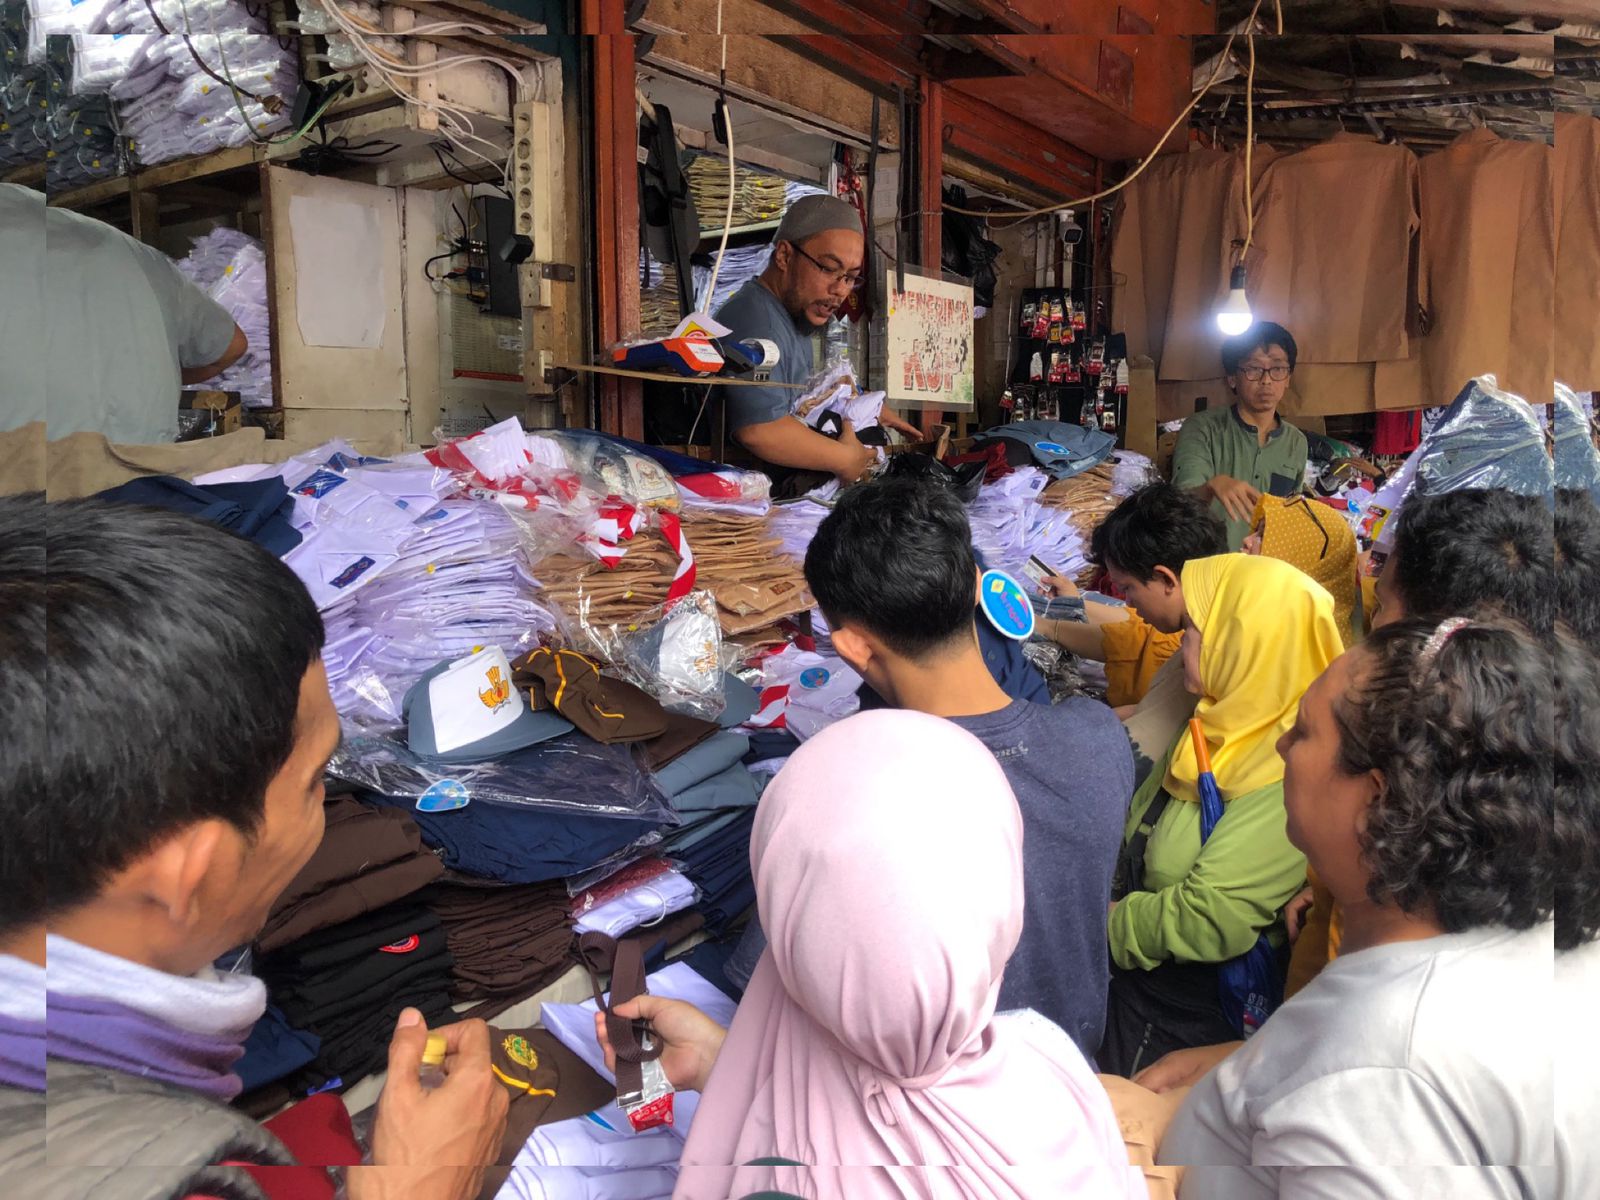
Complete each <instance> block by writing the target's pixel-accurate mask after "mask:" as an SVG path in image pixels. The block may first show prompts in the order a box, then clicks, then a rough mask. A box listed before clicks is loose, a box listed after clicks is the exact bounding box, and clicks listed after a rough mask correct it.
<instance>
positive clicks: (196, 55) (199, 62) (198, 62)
mask: <svg viewBox="0 0 1600 1200" xmlns="http://www.w3.org/2000/svg"><path fill="white" fill-rule="evenodd" d="M144 6H145V8H146V9H147V10H148V11H149V13H150V19H151V20H152V21H154V22H155V23H156V28H157V29H159V30H160V31H161V32H162V33H163V34H165V35H166V36H168V37H171V36H172V30H170V29H168V28H167V26H166V24H165V22H163V21H162V20H161V18H160V16H158V15H157V13H156V9H155V5H154V4H152V3H151V2H150V0H144ZM179 7H180V8H181V9H182V10H183V25H184V28H183V29H180V30H179V31H178V36H179V37H180V38H182V39H183V44H184V46H185V48H187V49H188V51H189V57H190V58H192V59H194V65H195V66H197V67H199V68H200V69H201V70H202V71H204V72H205V73H206V74H207V75H209V76H211V78H213V79H215V80H216V81H217V82H218V83H220V84H222V85H224V86H225V87H230V88H235V90H242V89H238V88H236V86H235V84H234V83H233V82H232V81H231V80H228V79H224V78H223V77H222V76H221V75H218V74H217V73H216V72H215V71H214V70H212V69H211V67H209V66H208V65H206V61H205V60H204V59H203V58H201V57H200V52H199V51H198V50H196V49H195V48H194V43H193V42H191V41H190V40H189V33H188V28H189V10H188V7H187V6H186V5H184V4H182V3H181V0H180V3H179ZM245 11H246V12H248V11H249V9H248V8H247V9H246V10H245ZM212 36H213V37H215V36H216V33H215V31H213V33H212ZM217 48H218V52H219V53H220V52H221V42H218V44H217ZM244 94H245V95H246V96H248V97H250V99H252V100H254V101H255V102H256V103H257V104H262V105H264V104H265V103H266V101H265V100H263V99H262V98H261V97H260V96H257V95H256V94H255V93H254V92H245V93H244Z"/></svg>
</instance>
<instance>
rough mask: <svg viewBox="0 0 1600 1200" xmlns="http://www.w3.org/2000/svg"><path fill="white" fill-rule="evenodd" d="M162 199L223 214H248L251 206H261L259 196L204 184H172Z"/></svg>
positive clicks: (162, 194) (162, 192)
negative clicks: (215, 210) (214, 210)
mask: <svg viewBox="0 0 1600 1200" xmlns="http://www.w3.org/2000/svg"><path fill="white" fill-rule="evenodd" d="M161 199H162V200H172V201H175V202H176V203H178V204H187V205H188V206H189V207H191V208H212V209H217V210H219V211H221V212H246V211H248V209H249V208H250V206H251V204H257V205H259V201H260V198H259V197H257V196H247V195H244V194H243V193H240V192H230V191H229V190H228V189H227V188H220V187H213V186H210V185H208V184H204V183H175V184H172V185H171V186H169V187H166V188H163V189H162V190H161Z"/></svg>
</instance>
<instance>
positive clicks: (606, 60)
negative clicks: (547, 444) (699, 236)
mask: <svg viewBox="0 0 1600 1200" xmlns="http://www.w3.org/2000/svg"><path fill="white" fill-rule="evenodd" d="M582 29H583V33H584V34H585V35H586V37H585V40H586V41H587V42H588V49H589V61H590V63H591V65H592V67H593V73H592V83H593V88H594V93H593V110H592V111H593V113H594V129H593V133H592V136H593V139H594V199H595V231H594V232H595V237H594V247H595V276H596V278H595V291H594V295H595V305H596V309H597V313H598V322H597V325H598V328H597V334H598V342H599V349H600V350H601V352H602V353H603V352H604V350H605V348H606V347H608V346H611V345H613V344H614V343H616V342H619V341H621V340H622V339H623V338H625V337H632V336H635V335H637V334H638V332H639V285H638V275H639V175H638V171H639V160H638V145H639V122H638V116H637V109H636V107H635V103H636V102H635V99H634V94H635V82H634V40H633V36H632V35H631V34H629V33H628V32H627V31H626V28H625V26H624V23H623V0H583V25H582ZM595 378H596V379H597V380H598V382H597V384H596V389H595V390H596V394H597V396H598V399H599V425H600V428H601V429H603V430H605V431H606V432H608V433H618V434H621V435H622V436H623V437H629V438H634V439H636V440H643V438H644V390H643V384H642V383H641V381H639V380H637V379H621V378H617V377H615V376H605V375H600V376H596V377H595Z"/></svg>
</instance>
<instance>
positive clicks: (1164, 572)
mask: <svg viewBox="0 0 1600 1200" xmlns="http://www.w3.org/2000/svg"><path fill="white" fill-rule="evenodd" d="M1153 579H1154V581H1156V582H1159V583H1164V584H1166V585H1167V591H1169V592H1170V591H1172V589H1174V588H1176V587H1179V586H1180V584H1179V581H1178V576H1177V574H1176V573H1174V572H1173V571H1172V570H1170V569H1169V568H1167V567H1157V568H1156V573H1155V575H1154V577H1153Z"/></svg>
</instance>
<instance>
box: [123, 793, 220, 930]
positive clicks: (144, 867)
mask: <svg viewBox="0 0 1600 1200" xmlns="http://www.w3.org/2000/svg"><path fill="white" fill-rule="evenodd" d="M239 840H240V839H239V835H238V834H237V832H236V831H235V830H234V828H233V826H231V825H229V824H228V823H227V822H226V821H220V820H206V821H197V822H195V823H194V824H193V825H189V826H187V827H186V828H184V829H182V830H180V831H179V832H177V833H175V834H173V835H172V836H170V837H168V838H166V839H165V840H163V841H162V842H161V843H160V844H159V845H157V846H156V847H155V848H154V849H152V850H151V851H150V852H149V853H148V854H146V855H145V856H143V858H141V859H140V861H139V862H138V863H136V864H135V865H134V866H132V867H130V868H129V869H128V870H127V871H126V872H125V873H124V876H123V878H122V880H121V881H120V883H121V886H122V888H123V889H124V890H125V891H129V892H132V893H134V894H135V895H137V896H138V897H139V898H141V899H143V900H144V901H145V902H146V903H148V904H151V905H154V906H156V907H158V908H160V909H161V910H162V911H163V912H165V914H166V916H167V919H168V920H169V921H171V922H172V924H173V925H174V926H176V927H178V928H184V929H187V928H191V927H193V926H194V925H195V924H197V923H198V921H199V916H200V898H201V895H202V894H203V892H204V891H205V885H206V880H207V878H208V877H209V876H210V875H211V873H212V871H213V870H214V869H217V868H227V869H228V870H230V871H232V872H234V873H235V874H236V873H237V868H238V863H237V861H236V860H237V859H238V857H239V851H238V849H237V843H238V842H239Z"/></svg>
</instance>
